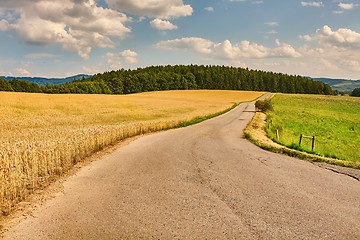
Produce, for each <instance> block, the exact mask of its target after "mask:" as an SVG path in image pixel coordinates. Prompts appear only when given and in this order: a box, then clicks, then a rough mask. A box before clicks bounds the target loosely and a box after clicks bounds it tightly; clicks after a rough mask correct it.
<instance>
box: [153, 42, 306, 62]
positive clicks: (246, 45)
mask: <svg viewBox="0 0 360 240" xmlns="http://www.w3.org/2000/svg"><path fill="white" fill-rule="evenodd" d="M276 44H277V47H275V48H268V47H265V46H263V45H259V44H257V43H250V42H249V41H241V42H239V43H238V44H232V43H231V42H230V41H229V40H225V41H224V42H221V43H216V42H212V41H210V40H208V39H203V38H180V39H174V40H168V41H161V42H159V43H157V44H156V45H155V47H156V48H160V49H165V50H188V51H195V52H197V53H201V54H204V55H207V56H209V57H213V58H218V59H227V60H230V61H232V62H240V60H241V59H243V58H258V59H260V58H274V57H283V58H295V57H300V56H301V54H300V53H299V52H297V51H296V50H295V49H294V48H293V47H292V46H290V45H288V44H285V43H281V42H280V41H279V40H277V41H276Z"/></svg>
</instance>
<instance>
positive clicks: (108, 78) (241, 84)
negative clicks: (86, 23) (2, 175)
mask: <svg viewBox="0 0 360 240" xmlns="http://www.w3.org/2000/svg"><path fill="white" fill-rule="evenodd" d="M187 89H218V90H248V91H267V92H282V93H305V94H324V95H332V94H334V92H333V90H332V89H331V87H330V86H329V85H327V84H324V83H321V82H317V81H314V80H312V79H310V78H306V77H302V76H294V75H288V74H283V73H274V72H266V71H261V70H250V69H248V68H237V67H228V66H212V65H207V66H204V65H175V66H170V65H168V66H150V67H146V68H138V69H135V70H125V69H120V70H117V71H109V72H104V73H98V74H96V75H93V76H91V77H89V78H82V79H80V80H75V81H73V82H69V83H64V84H59V85H45V86H39V85H38V84H36V83H30V82H27V81H23V80H16V79H12V80H10V81H7V80H4V79H0V91H15V92H37V93H53V94H55V93H56V94H58V93H77V94H131V93H138V92H149V91H164V90H187Z"/></svg>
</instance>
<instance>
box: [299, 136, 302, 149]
mask: <svg viewBox="0 0 360 240" xmlns="http://www.w3.org/2000/svg"><path fill="white" fill-rule="evenodd" d="M302 136H303V135H302V134H300V141H299V146H301V140H302Z"/></svg>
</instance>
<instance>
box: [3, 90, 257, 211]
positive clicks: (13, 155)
mask: <svg viewBox="0 0 360 240" xmlns="http://www.w3.org/2000/svg"><path fill="white" fill-rule="evenodd" d="M261 94H262V93H259V92H243V91H242V92H241V91H164V92H149V93H140V94H132V95H126V96H124V95H121V96H119V95H118V96H114V95H45V94H29V93H8V92H0V136H1V138H0V213H2V214H7V213H9V212H10V211H11V210H12V208H13V207H14V206H15V204H16V203H18V202H19V201H21V200H22V199H24V198H25V197H26V196H27V195H28V194H29V193H31V192H32V191H34V190H35V189H36V188H39V187H41V186H44V185H46V184H48V183H49V182H50V180H51V179H52V178H54V176H59V175H61V174H63V173H64V172H66V171H67V170H69V169H70V168H71V167H72V166H73V165H74V164H76V163H77V162H78V161H80V160H81V159H83V158H85V157H87V156H90V155H91V154H93V153H94V152H96V151H99V150H100V149H102V148H104V147H105V146H107V145H110V144H113V143H115V142H117V141H120V140H122V139H125V138H128V137H131V136H134V135H138V134H142V133H148V132H154V131H159V130H163V129H168V128H171V127H174V126H176V125H177V124H179V123H180V122H186V121H190V120H192V119H194V118H196V117H201V116H206V115H209V114H213V113H216V112H220V111H222V110H224V109H226V108H228V107H230V106H231V105H233V104H234V103H239V102H244V101H250V100H253V99H255V98H257V97H259V96H260V95H261ZM0 215H1V214H0Z"/></svg>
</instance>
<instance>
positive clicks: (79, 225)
mask: <svg viewBox="0 0 360 240" xmlns="http://www.w3.org/2000/svg"><path fill="white" fill-rule="evenodd" d="M253 110H254V104H253V103H244V104H241V105H240V106H239V107H237V108H236V109H234V110H232V111H231V112H229V113H227V114H225V115H222V116H220V117H217V118H214V119H211V120H208V121H206V122H203V123H200V124H197V125H194V126H191V127H187V128H183V129H176V130H170V131H166V132H161V133H156V134H152V135H148V136H145V137H142V138H139V139H137V140H135V141H133V142H131V143H130V144H129V145H127V146H125V147H122V148H120V149H118V150H116V151H115V152H113V153H111V154H109V155H107V156H105V157H103V158H102V159H100V160H98V161H96V162H93V163H91V164H90V165H89V166H86V167H84V168H83V169H81V170H80V171H79V172H78V173H77V174H76V175H75V176H72V177H70V178H69V179H68V180H67V181H66V182H65V183H64V191H63V193H61V194H59V195H58V196H57V197H55V198H54V199H51V200H49V201H48V202H47V203H46V204H45V205H44V206H42V207H40V208H39V209H37V210H36V211H35V212H34V213H33V217H31V218H28V219H26V220H24V221H22V222H21V223H19V224H18V225H16V226H14V227H13V228H12V229H10V230H9V231H8V232H7V233H6V234H5V236H4V239H360V183H359V181H357V180H355V179H353V178H351V177H348V176H345V175H342V174H337V173H334V172H332V171H329V170H326V169H323V168H320V167H318V166H316V165H313V164H311V163H308V162H305V161H300V160H297V159H294V158H290V157H286V156H282V155H277V154H274V153H270V152H266V151H263V150H261V149H259V148H258V147H256V146H254V145H253V144H251V143H249V142H248V141H247V140H246V139H244V137H243V134H242V130H243V128H244V127H245V125H246V124H247V123H248V121H249V120H250V119H251V117H252V116H253Z"/></svg>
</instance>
